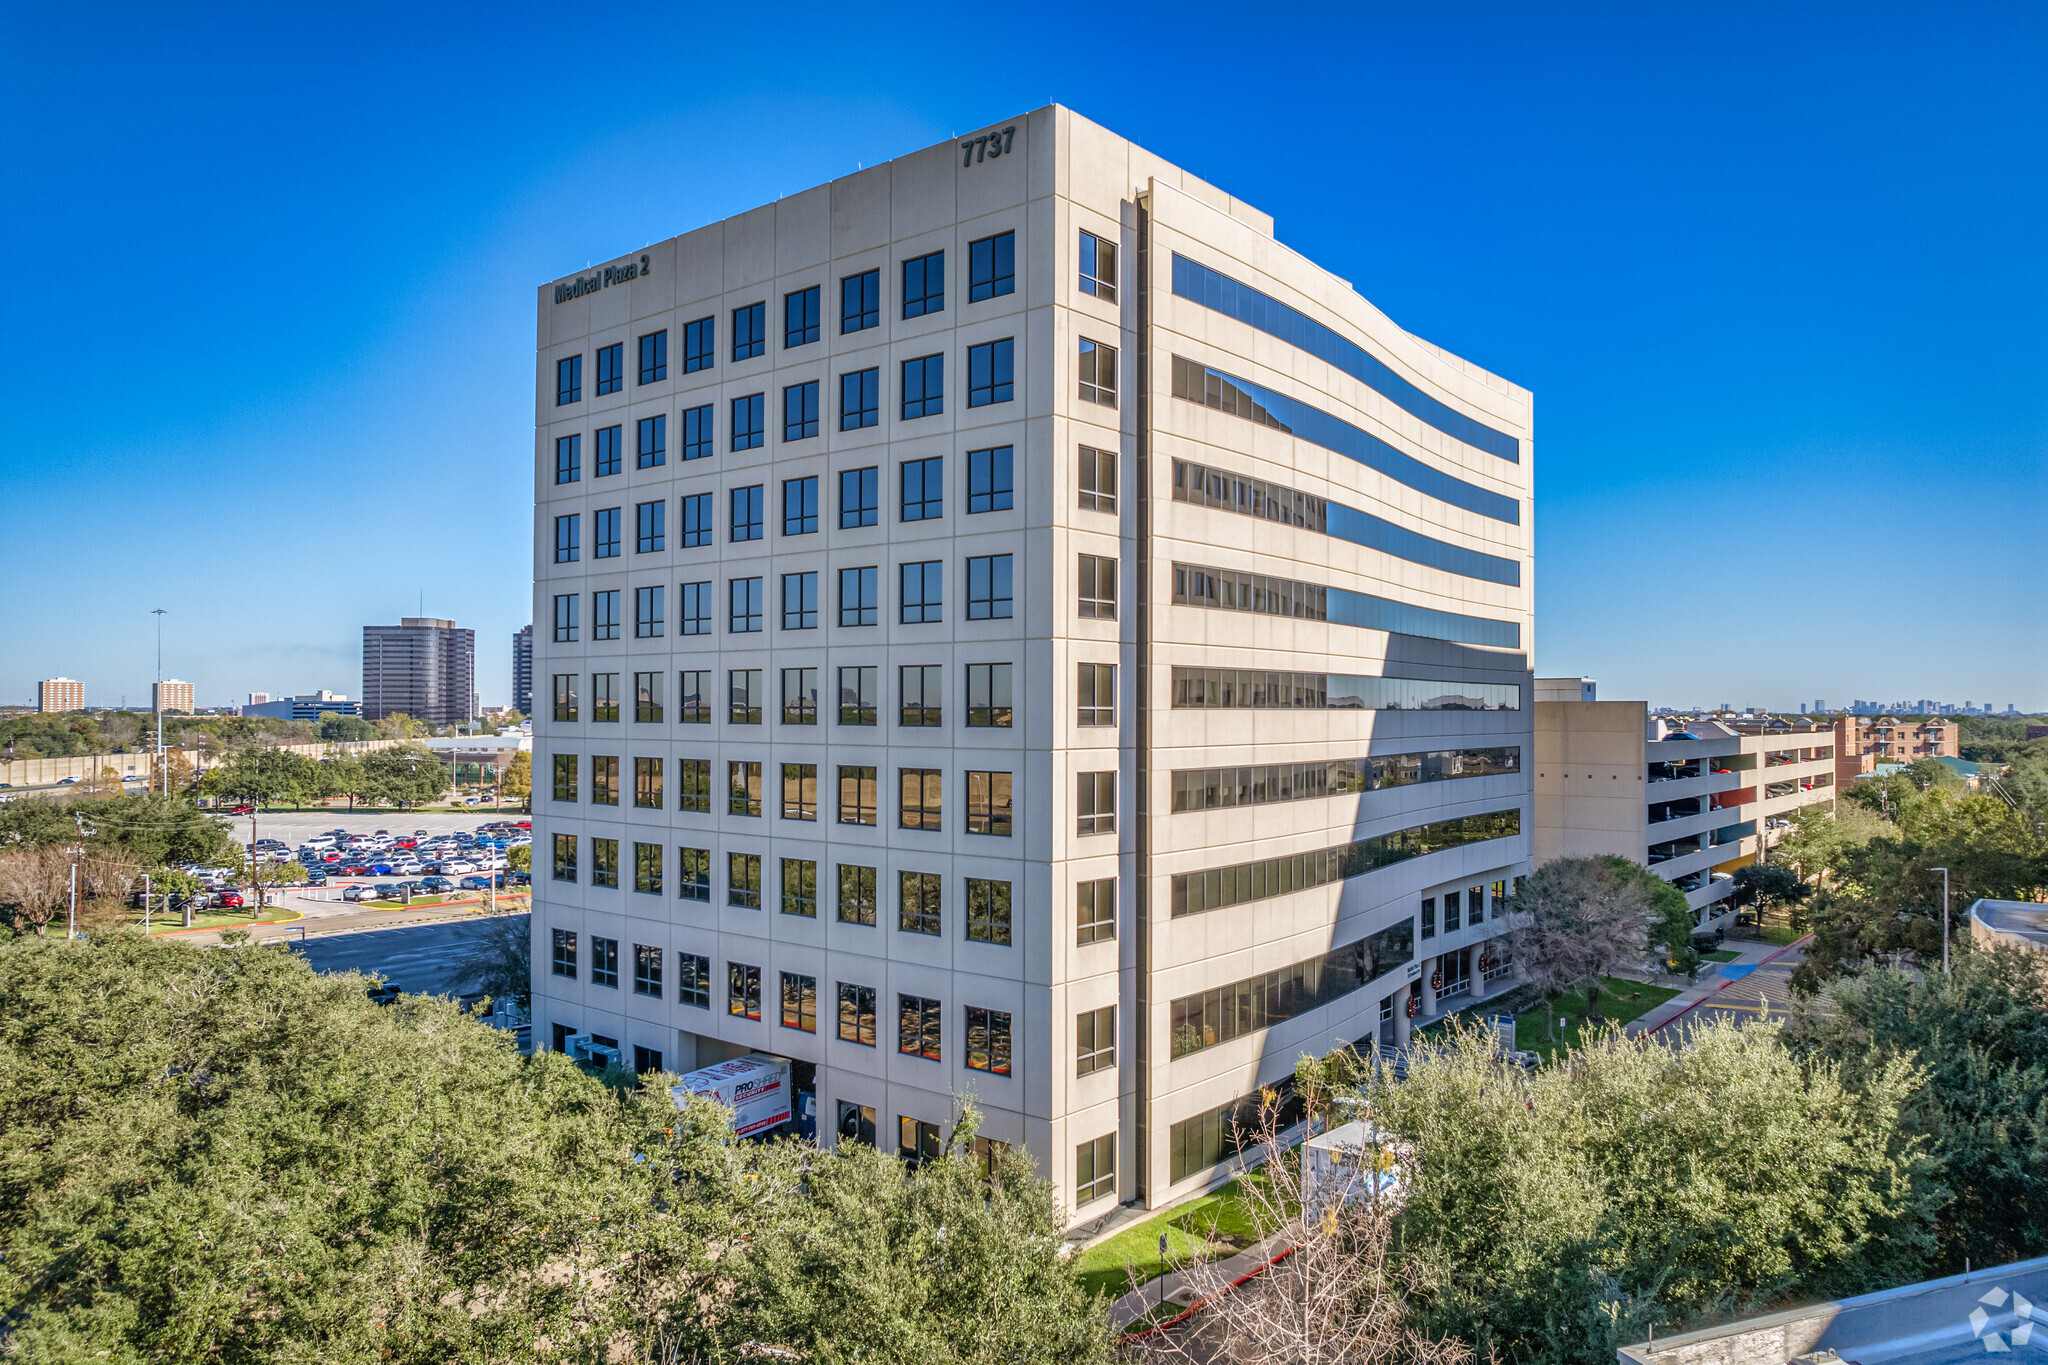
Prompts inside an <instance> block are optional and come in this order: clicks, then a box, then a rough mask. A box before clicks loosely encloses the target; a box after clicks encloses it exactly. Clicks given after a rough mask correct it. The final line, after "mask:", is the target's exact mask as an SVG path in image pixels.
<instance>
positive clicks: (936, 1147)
mask: <svg viewBox="0 0 2048 1365" xmlns="http://www.w3.org/2000/svg"><path fill="white" fill-rule="evenodd" d="M904 998H905V999H908V998H909V997H907V996H906V997H904ZM934 1036H936V1035H934ZM932 1060H933V1061H937V1060H938V1057H937V1056H936V1055H934V1056H933V1057H932ZM944 1151H945V1148H944V1147H943V1145H942V1144H941V1143H940V1142H939V1125H938V1124H936V1123H926V1122H925V1121H924V1120H923V1119H914V1118H911V1117H910V1116H909V1115H908V1114H898V1115H897V1116H896V1155H897V1156H898V1157H899V1158H900V1159H901V1160H902V1161H903V1163H904V1164H905V1165H907V1166H909V1167H911V1168H912V1169H915V1168H917V1167H919V1166H922V1165H924V1164H925V1163H926V1162H927V1161H937V1160H938V1159H939V1157H940V1156H941V1155H943V1154H944Z"/></svg>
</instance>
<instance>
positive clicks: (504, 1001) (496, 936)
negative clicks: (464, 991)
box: [456, 915, 533, 1015]
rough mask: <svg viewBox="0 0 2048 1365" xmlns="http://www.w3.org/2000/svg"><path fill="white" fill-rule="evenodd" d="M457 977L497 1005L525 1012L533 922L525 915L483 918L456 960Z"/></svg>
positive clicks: (528, 999)
mask: <svg viewBox="0 0 2048 1365" xmlns="http://www.w3.org/2000/svg"><path fill="white" fill-rule="evenodd" d="M456 967H457V970H458V971H460V972H461V976H460V978H459V980H460V981H461V983H462V984H463V986H465V987H467V988H468V989H469V990H471V991H482V992H483V993H484V994H485V995H488V996H489V997H490V998H491V1000H492V1001H493V1002H494V1003H495V1004H496V1005H497V1006H498V1007H499V1008H500V1009H504V1010H508V1011H509V1012H511V1013H514V1014H519V1015H524V1014H525V1013H526V1011H527V1007H528V1006H529V1004H530V1003H531V999H532V994H533V922H532V917H531V916H528V915H499V916H497V917H495V918H492V919H488V920H485V921H484V923H483V927H482V928H481V929H480V930H479V931H478V932H477V933H476V934H474V935H472V936H471V937H470V939H469V940H468V946H467V947H466V948H465V950H464V951H463V953H462V956H461V957H460V958H458V959H457V960H456Z"/></svg>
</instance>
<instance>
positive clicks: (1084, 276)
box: [1081, 232, 1116, 303]
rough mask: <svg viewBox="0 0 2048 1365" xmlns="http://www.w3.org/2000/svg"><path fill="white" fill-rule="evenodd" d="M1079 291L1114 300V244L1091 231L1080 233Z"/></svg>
mask: <svg viewBox="0 0 2048 1365" xmlns="http://www.w3.org/2000/svg"><path fill="white" fill-rule="evenodd" d="M1081 292H1082V293H1084V294H1093V295H1094V296H1095V297H1096V298H1098V299H1101V300H1102V301H1103V302H1104V303H1115V302H1116V244H1115V243H1114V242H1109V241H1105V240H1104V239H1102V238H1100V237H1097V236H1096V235H1095V234H1094V233H1092V232H1084V233H1082V234H1081Z"/></svg>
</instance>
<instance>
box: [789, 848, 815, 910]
mask: <svg viewBox="0 0 2048 1365" xmlns="http://www.w3.org/2000/svg"><path fill="white" fill-rule="evenodd" d="M782 913H783V914H785V915H798V916H801V917H802V918H804V919H816V918H817V917H818V865H817V864H816V863H814V862H812V861H811V860H810V859H809V858H784V859H783V860H782Z"/></svg>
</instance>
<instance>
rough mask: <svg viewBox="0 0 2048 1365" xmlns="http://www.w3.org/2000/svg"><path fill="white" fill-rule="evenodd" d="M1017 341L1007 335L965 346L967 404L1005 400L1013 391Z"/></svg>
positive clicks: (979, 405) (983, 404) (982, 405)
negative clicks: (1000, 338) (998, 339)
mask: <svg viewBox="0 0 2048 1365" xmlns="http://www.w3.org/2000/svg"><path fill="white" fill-rule="evenodd" d="M1016 355H1017V343H1016V342H1015V341H1014V340H1013V339H1012V338H1010V337H1004V338H1003V339H1002V340H1001V341H985V342H983V343H982V344H981V345H979V346H969V347H968V348H967V406H968V407H970V408H983V407H987V406H988V405H989V404H990V403H1007V402H1009V401H1010V399H1011V398H1012V397H1014V396H1015V393H1016V383H1015V379H1016V371H1017V363H1016Z"/></svg>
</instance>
